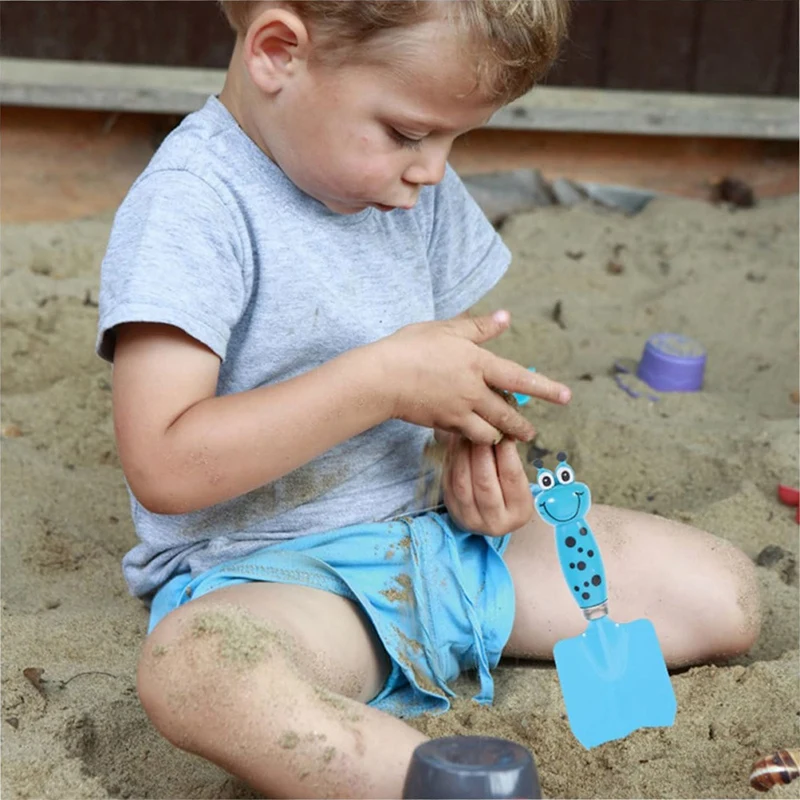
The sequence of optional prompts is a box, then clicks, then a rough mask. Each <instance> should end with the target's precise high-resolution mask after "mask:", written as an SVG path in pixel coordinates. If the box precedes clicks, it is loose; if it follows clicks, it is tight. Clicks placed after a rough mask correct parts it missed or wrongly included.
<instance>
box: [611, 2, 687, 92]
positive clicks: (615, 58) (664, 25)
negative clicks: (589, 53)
mask: <svg viewBox="0 0 800 800" xmlns="http://www.w3.org/2000/svg"><path fill="white" fill-rule="evenodd" d="M611 5H612V18H611V22H610V25H609V30H608V41H607V42H606V48H607V50H608V55H607V58H608V72H607V76H606V82H605V85H606V87H607V88H609V89H643V90H669V91H678V92H680V91H688V90H689V89H690V76H691V55H692V33H693V25H694V16H695V12H696V8H697V3H696V2H685V0H658V2H643V0H616V2H614V3H612V4H611Z"/></svg>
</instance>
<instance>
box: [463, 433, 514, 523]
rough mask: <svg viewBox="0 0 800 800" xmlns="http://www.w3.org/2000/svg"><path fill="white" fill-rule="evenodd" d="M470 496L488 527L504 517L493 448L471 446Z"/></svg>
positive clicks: (501, 492)
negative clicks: (471, 495)
mask: <svg viewBox="0 0 800 800" xmlns="http://www.w3.org/2000/svg"><path fill="white" fill-rule="evenodd" d="M471 469H472V494H473V497H474V499H475V507H476V508H477V510H478V513H479V514H480V516H481V519H483V520H484V521H485V522H486V523H488V524H489V526H490V527H491V526H492V523H493V522H495V521H498V520H499V519H501V518H502V517H504V516H505V510H506V508H505V502H504V500H503V490H502V488H501V487H500V479H499V478H498V475H497V462H496V461H495V454H494V448H493V447H488V446H486V445H473V446H472V458H471Z"/></svg>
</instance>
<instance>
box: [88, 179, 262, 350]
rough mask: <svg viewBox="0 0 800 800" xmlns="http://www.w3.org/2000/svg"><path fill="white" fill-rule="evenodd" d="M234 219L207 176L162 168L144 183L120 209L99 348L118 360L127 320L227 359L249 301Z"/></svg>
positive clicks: (106, 263)
mask: <svg viewBox="0 0 800 800" xmlns="http://www.w3.org/2000/svg"><path fill="white" fill-rule="evenodd" d="M246 284H247V281H246V272H245V269H244V259H243V247H242V243H241V235H240V231H239V228H238V226H237V224H236V220H235V218H234V215H233V214H232V212H231V211H230V209H229V208H228V207H227V206H226V204H225V203H224V202H223V201H222V199H221V198H220V196H219V195H218V193H217V192H216V191H215V190H214V189H213V188H212V187H211V186H210V185H209V184H208V183H206V182H205V181H204V180H203V179H202V178H199V177H198V176H196V175H194V174H192V173H190V172H186V171H182V170H163V171H158V172H153V173H150V174H149V175H146V176H144V177H143V178H141V179H140V180H139V181H138V182H137V183H136V184H134V186H133V187H132V188H131V191H130V192H129V193H128V195H127V197H126V198H125V200H124V201H123V203H122V205H121V206H120V208H119V210H118V212H117V214H116V217H115V219H114V224H113V226H112V229H111V236H110V239H109V244H108V249H107V251H106V255H105V258H104V259H103V264H102V269H101V279H100V298H99V305H100V309H99V325H98V333H97V342H96V349H97V352H98V354H99V355H100V356H102V357H103V358H105V359H107V360H108V361H112V360H113V358H114V343H115V340H114V329H115V327H116V326H117V325H120V324H122V323H126V322H158V323H164V324H167V325H174V326H176V327H178V328H181V329H182V330H183V331H185V332H186V333H188V334H189V335H190V336H192V337H193V338H194V339H197V340H198V341H200V342H202V343H203V344H204V345H206V346H207V347H209V348H210V349H211V350H213V352H214V353H216V354H217V355H218V356H219V357H220V358H221V359H224V358H225V352H226V349H227V345H228V341H229V339H230V336H231V331H232V329H233V327H234V325H236V323H237V321H238V320H239V319H240V318H241V316H242V313H243V310H244V307H245V305H246V302H247V289H246Z"/></svg>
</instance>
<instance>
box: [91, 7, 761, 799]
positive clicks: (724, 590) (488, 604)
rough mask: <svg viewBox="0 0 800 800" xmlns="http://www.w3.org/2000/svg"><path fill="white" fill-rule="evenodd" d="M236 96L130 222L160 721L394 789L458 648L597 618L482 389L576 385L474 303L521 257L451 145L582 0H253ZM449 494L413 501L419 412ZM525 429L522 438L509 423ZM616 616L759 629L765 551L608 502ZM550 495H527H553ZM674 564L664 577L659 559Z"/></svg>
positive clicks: (484, 652) (109, 276) (547, 391)
mask: <svg viewBox="0 0 800 800" xmlns="http://www.w3.org/2000/svg"><path fill="white" fill-rule="evenodd" d="M226 10H227V13H228V15H229V19H230V21H231V22H232V24H233V25H234V27H235V29H236V31H237V41H236V46H235V50H234V53H233V56H232V59H231V64H230V68H229V70H228V74H227V80H226V83H225V87H224V90H223V91H222V94H221V95H220V96H219V98H217V97H212V98H210V99H209V100H208V103H207V104H206V106H205V107H204V108H203V109H202V110H200V111H199V112H197V113H196V114H193V115H191V116H189V117H188V118H187V119H186V120H185V121H184V122H183V124H182V125H181V126H180V127H179V128H178V129H177V130H176V131H175V132H174V133H173V134H172V135H171V136H170V137H169V138H168V139H167V140H166V141H165V142H164V144H163V145H162V147H161V149H160V150H159V152H158V153H157V154H156V156H155V157H154V158H153V160H152V162H151V164H150V166H149V167H148V168H147V169H146V170H145V172H144V173H143V175H142V176H141V177H140V178H139V179H138V180H137V181H136V183H135V184H134V186H133V187H132V189H131V191H130V194H129V196H128V197H127V198H126V200H125V202H124V203H123V205H122V206H121V208H120V210H119V213H118V215H117V218H116V220H115V224H114V228H113V231H112V236H111V240H110V243H109V249H108V253H107V256H106V259H105V261H104V264H103V278H102V293H101V313H100V331H99V338H98V348H99V351H100V353H101V354H102V355H103V356H105V357H106V358H108V359H112V358H113V361H114V394H113V397H114V417H115V429H116V437H117V442H118V448H119V453H120V458H121V460H122V464H123V468H124V471H125V475H126V478H127V481H128V484H129V486H130V490H131V503H132V511H133V516H134V521H135V524H136V529H137V534H138V536H139V538H140V540H141V541H140V543H139V544H138V545H137V546H136V547H135V548H134V549H133V550H132V551H131V552H130V553H129V554H128V555H127V556H126V557H125V559H124V571H125V576H126V579H127V581H128V583H129V585H130V587H131V590H132V591H133V592H134V593H135V594H136V595H138V596H141V597H143V598H145V599H146V600H148V601H150V603H151V618H150V621H151V624H150V628H151V631H152V632H151V633H150V634H149V636H148V638H147V640H146V643H145V646H144V649H143V653H142V656H141V660H140V666H139V673H138V689H139V694H140V697H141V700H142V703H143V705H144V708H145V709H146V711H147V713H148V715H149V717H150V719H151V720H152V721H153V723H154V724H155V726H156V727H157V728H158V729H159V731H160V732H161V733H162V734H163V735H164V736H165V737H167V738H168V739H169V740H170V741H171V742H173V743H174V744H176V745H177V746H178V747H182V748H184V749H186V750H188V751H190V752H193V753H197V754H199V755H201V756H203V757H205V758H207V759H209V760H211V761H213V762H215V763H216V764H219V765H220V766H222V767H223V768H225V769H227V770H229V771H230V772H232V773H234V774H236V775H238V776H240V777H241V778H243V779H245V780H246V781H248V782H249V783H250V784H252V785H253V786H254V787H256V788H257V789H259V790H260V791H262V792H263V793H265V794H266V795H268V796H274V797H297V796H303V797H312V796H313V797H317V796H318V797H323V796H324V797H333V796H337V797H339V796H346V797H397V796H399V795H400V793H401V789H402V784H403V779H404V775H405V772H406V769H407V767H408V764H409V760H410V757H411V753H412V751H413V749H414V748H415V747H416V746H417V745H418V744H419V743H420V742H421V741H422V740H423V737H422V735H421V734H420V733H418V732H417V731H415V730H414V729H412V728H411V727H409V726H407V725H406V724H405V723H403V722H402V721H401V720H400V719H398V717H400V716H409V715H413V714H418V713H421V712H424V711H440V710H444V709H446V708H447V706H448V697H449V696H451V695H452V692H451V690H450V688H449V685H448V684H449V683H450V682H452V680H453V679H454V678H455V677H456V675H457V674H458V673H459V671H460V670H463V669H470V668H475V669H477V671H478V675H479V678H480V683H481V691H480V693H479V695H477V697H476V699H478V700H479V701H481V702H490V701H491V699H492V695H493V688H492V682H491V674H490V670H491V669H492V668H493V667H494V666H496V664H497V663H498V661H499V658H500V656H501V654H507V655H513V656H525V657H534V658H549V657H551V654H552V646H553V644H554V643H555V642H556V641H557V640H559V639H561V638H563V637H566V636H571V635H574V634H575V633H576V632H577V631H578V630H579V629H580V627H581V625H582V624H583V620H582V617H581V614H580V612H579V611H578V609H577V607H576V606H575V605H574V603H573V602H572V599H571V597H570V595H569V590H568V589H567V588H566V587H565V585H564V583H563V579H562V577H561V574H560V571H559V568H558V563H557V560H556V556H555V551H554V548H553V546H552V531H551V530H549V529H547V528H546V526H544V525H543V524H542V523H540V522H537V521H536V519H535V515H533V505H532V498H531V493H530V488H529V485H528V482H527V480H526V477H525V472H524V469H523V466H522V463H521V461H520V458H519V456H518V454H517V449H516V446H515V440H530V438H531V437H532V436H533V429H532V427H531V425H530V424H529V423H528V421H527V420H526V419H525V418H524V417H522V416H521V415H520V414H519V413H518V412H517V411H516V410H515V409H513V408H512V407H510V406H508V405H507V404H506V403H505V402H504V400H503V399H502V397H501V396H500V395H499V394H498V393H497V392H496V391H493V389H500V390H507V391H512V392H523V393H526V394H531V395H535V396H537V397H539V398H541V399H544V400H548V401H552V402H557V403H564V402H568V400H569V390H568V389H567V387H565V386H562V385H561V384H558V383H556V382H554V381H551V380H548V379H546V378H545V377H543V376H541V375H539V374H531V373H529V372H528V371H527V370H525V369H524V368H523V367H522V366H520V365H518V364H515V363H512V362H510V361H507V360H504V359H502V358H499V357H497V356H495V355H493V354H491V353H490V352H488V351H487V350H485V349H484V348H482V347H480V345H481V344H482V343H484V342H486V341H488V340H489V339H491V338H493V337H495V336H498V335H499V334H500V333H502V331H504V330H505V329H506V328H507V327H508V325H509V318H508V314H507V313H505V312H503V311H498V312H496V313H495V314H493V315H490V316H485V317H481V318H477V319H470V318H469V317H467V316H465V315H464V312H465V311H466V310H467V309H468V308H469V307H470V306H472V305H473V304H474V303H475V302H476V301H477V300H478V299H479V298H480V297H481V296H482V295H484V294H485V293H486V292H487V291H488V290H489V289H490V288H491V287H492V286H493V285H494V284H495V283H496V281H497V280H498V279H499V278H500V277H501V275H502V273H503V272H504V270H505V269H506V266H507V263H508V259H509V254H508V252H507V250H506V248H505V247H504V245H503V244H502V243H501V241H500V239H499V237H498V236H497V235H496V234H495V232H494V231H493V229H492V228H491V226H490V225H489V224H488V223H487V221H486V220H485V218H484V217H483V216H482V215H481V214H480V212H479V210H478V209H477V207H476V206H475V204H474V203H473V202H472V201H471V199H470V198H469V196H468V195H467V193H466V192H465V190H464V188H463V186H462V185H461V184H460V182H459V180H458V178H457V177H456V175H455V174H454V173H453V172H452V171H451V170H450V169H449V168H448V167H447V166H446V159H447V157H448V154H449V151H450V147H451V145H452V142H453V140H454V138H455V137H456V136H458V135H459V134H461V133H463V132H465V131H467V130H469V129H471V128H475V127H478V126H480V125H482V124H483V123H485V122H486V120H488V119H489V117H490V116H491V114H492V113H493V112H494V111H496V110H497V108H498V107H500V106H501V105H502V104H503V103H506V102H508V101H510V100H511V99H513V98H514V97H516V96H519V95H520V94H522V93H523V92H525V91H527V90H528V89H529V88H530V86H531V85H532V83H533V81H534V80H535V79H536V78H537V77H538V76H539V75H541V73H542V72H543V71H544V69H545V68H546V66H547V65H548V63H549V62H550V61H551V60H552V58H553V57H554V54H555V52H556V49H557V45H558V41H559V39H560V38H561V36H562V34H563V29H564V25H565V16H566V10H565V0H459V1H458V2H406V0H390V1H389V2H380V1H378V0H374V1H370V0H367V2H356V0H344V1H343V2H305V3H303V2H266V1H265V2H254V3H253V2H247V3H245V2H238V3H228V4H227V5H226ZM431 430H433V431H435V435H436V438H437V439H439V440H440V441H441V442H443V443H445V445H446V448H447V457H446V461H445V466H444V474H443V499H444V507H439V508H438V509H436V510H426V509H422V508H420V507H419V505H417V504H415V501H414V497H415V488H416V483H417V478H418V476H419V473H420V468H421V464H422V452H423V448H424V447H425V444H426V442H428V441H429V436H430V431H431ZM503 435H504V438H500V437H501V436H503ZM591 516H592V525H593V528H594V530H595V532H596V534H597V536H598V539H599V540H600V543H601V546H602V547H603V553H604V556H605V559H606V569H607V572H608V573H609V575H610V584H611V586H612V597H611V602H612V603H613V608H614V612H615V619H618V620H621V621H622V620H626V619H632V618H636V617H639V616H646V617H648V618H650V619H651V620H652V621H653V622H654V624H655V627H656V629H657V631H658V634H659V637H660V640H661V643H662V647H663V650H664V653H665V656H666V658H667V660H668V662H669V663H670V664H673V665H674V664H687V663H691V662H695V661H701V660H705V659H709V658H712V657H721V656H725V655H731V654H734V653H740V652H742V651H744V650H746V649H747V648H748V647H750V646H751V644H752V643H753V641H754V640H755V638H756V636H757V632H758V610H757V598H756V590H755V587H754V575H753V569H752V566H751V565H750V562H749V561H748V559H747V558H746V557H745V556H744V555H743V554H742V553H740V552H739V551H738V550H736V549H735V548H733V547H732V546H731V545H729V544H727V543H726V542H723V541H721V540H718V539H715V538H714V537H711V536H709V535H707V534H704V533H701V532H699V531H694V530H692V529H690V528H687V527H686V526H682V525H679V524H677V523H674V522H670V521H667V520H663V519H657V518H649V517H647V516H645V515H642V514H637V513H634V512H626V511H619V510H613V509H609V508H603V507H599V508H596V509H595V510H594V511H593V513H592V515H591ZM532 517H533V519H532ZM650 564H658V565H659V572H658V573H657V575H656V578H655V579H653V571H652V569H645V565H650Z"/></svg>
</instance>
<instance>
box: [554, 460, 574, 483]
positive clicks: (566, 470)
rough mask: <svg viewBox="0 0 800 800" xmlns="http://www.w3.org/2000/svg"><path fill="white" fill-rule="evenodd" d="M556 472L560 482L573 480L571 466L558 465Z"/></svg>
mask: <svg viewBox="0 0 800 800" xmlns="http://www.w3.org/2000/svg"><path fill="white" fill-rule="evenodd" d="M556 474H557V475H558V482H559V483H562V484H566V483H572V482H573V481H574V480H575V473H574V472H573V471H572V467H568V466H567V465H566V464H565V465H564V466H561V467H559V468H558V470H556Z"/></svg>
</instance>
